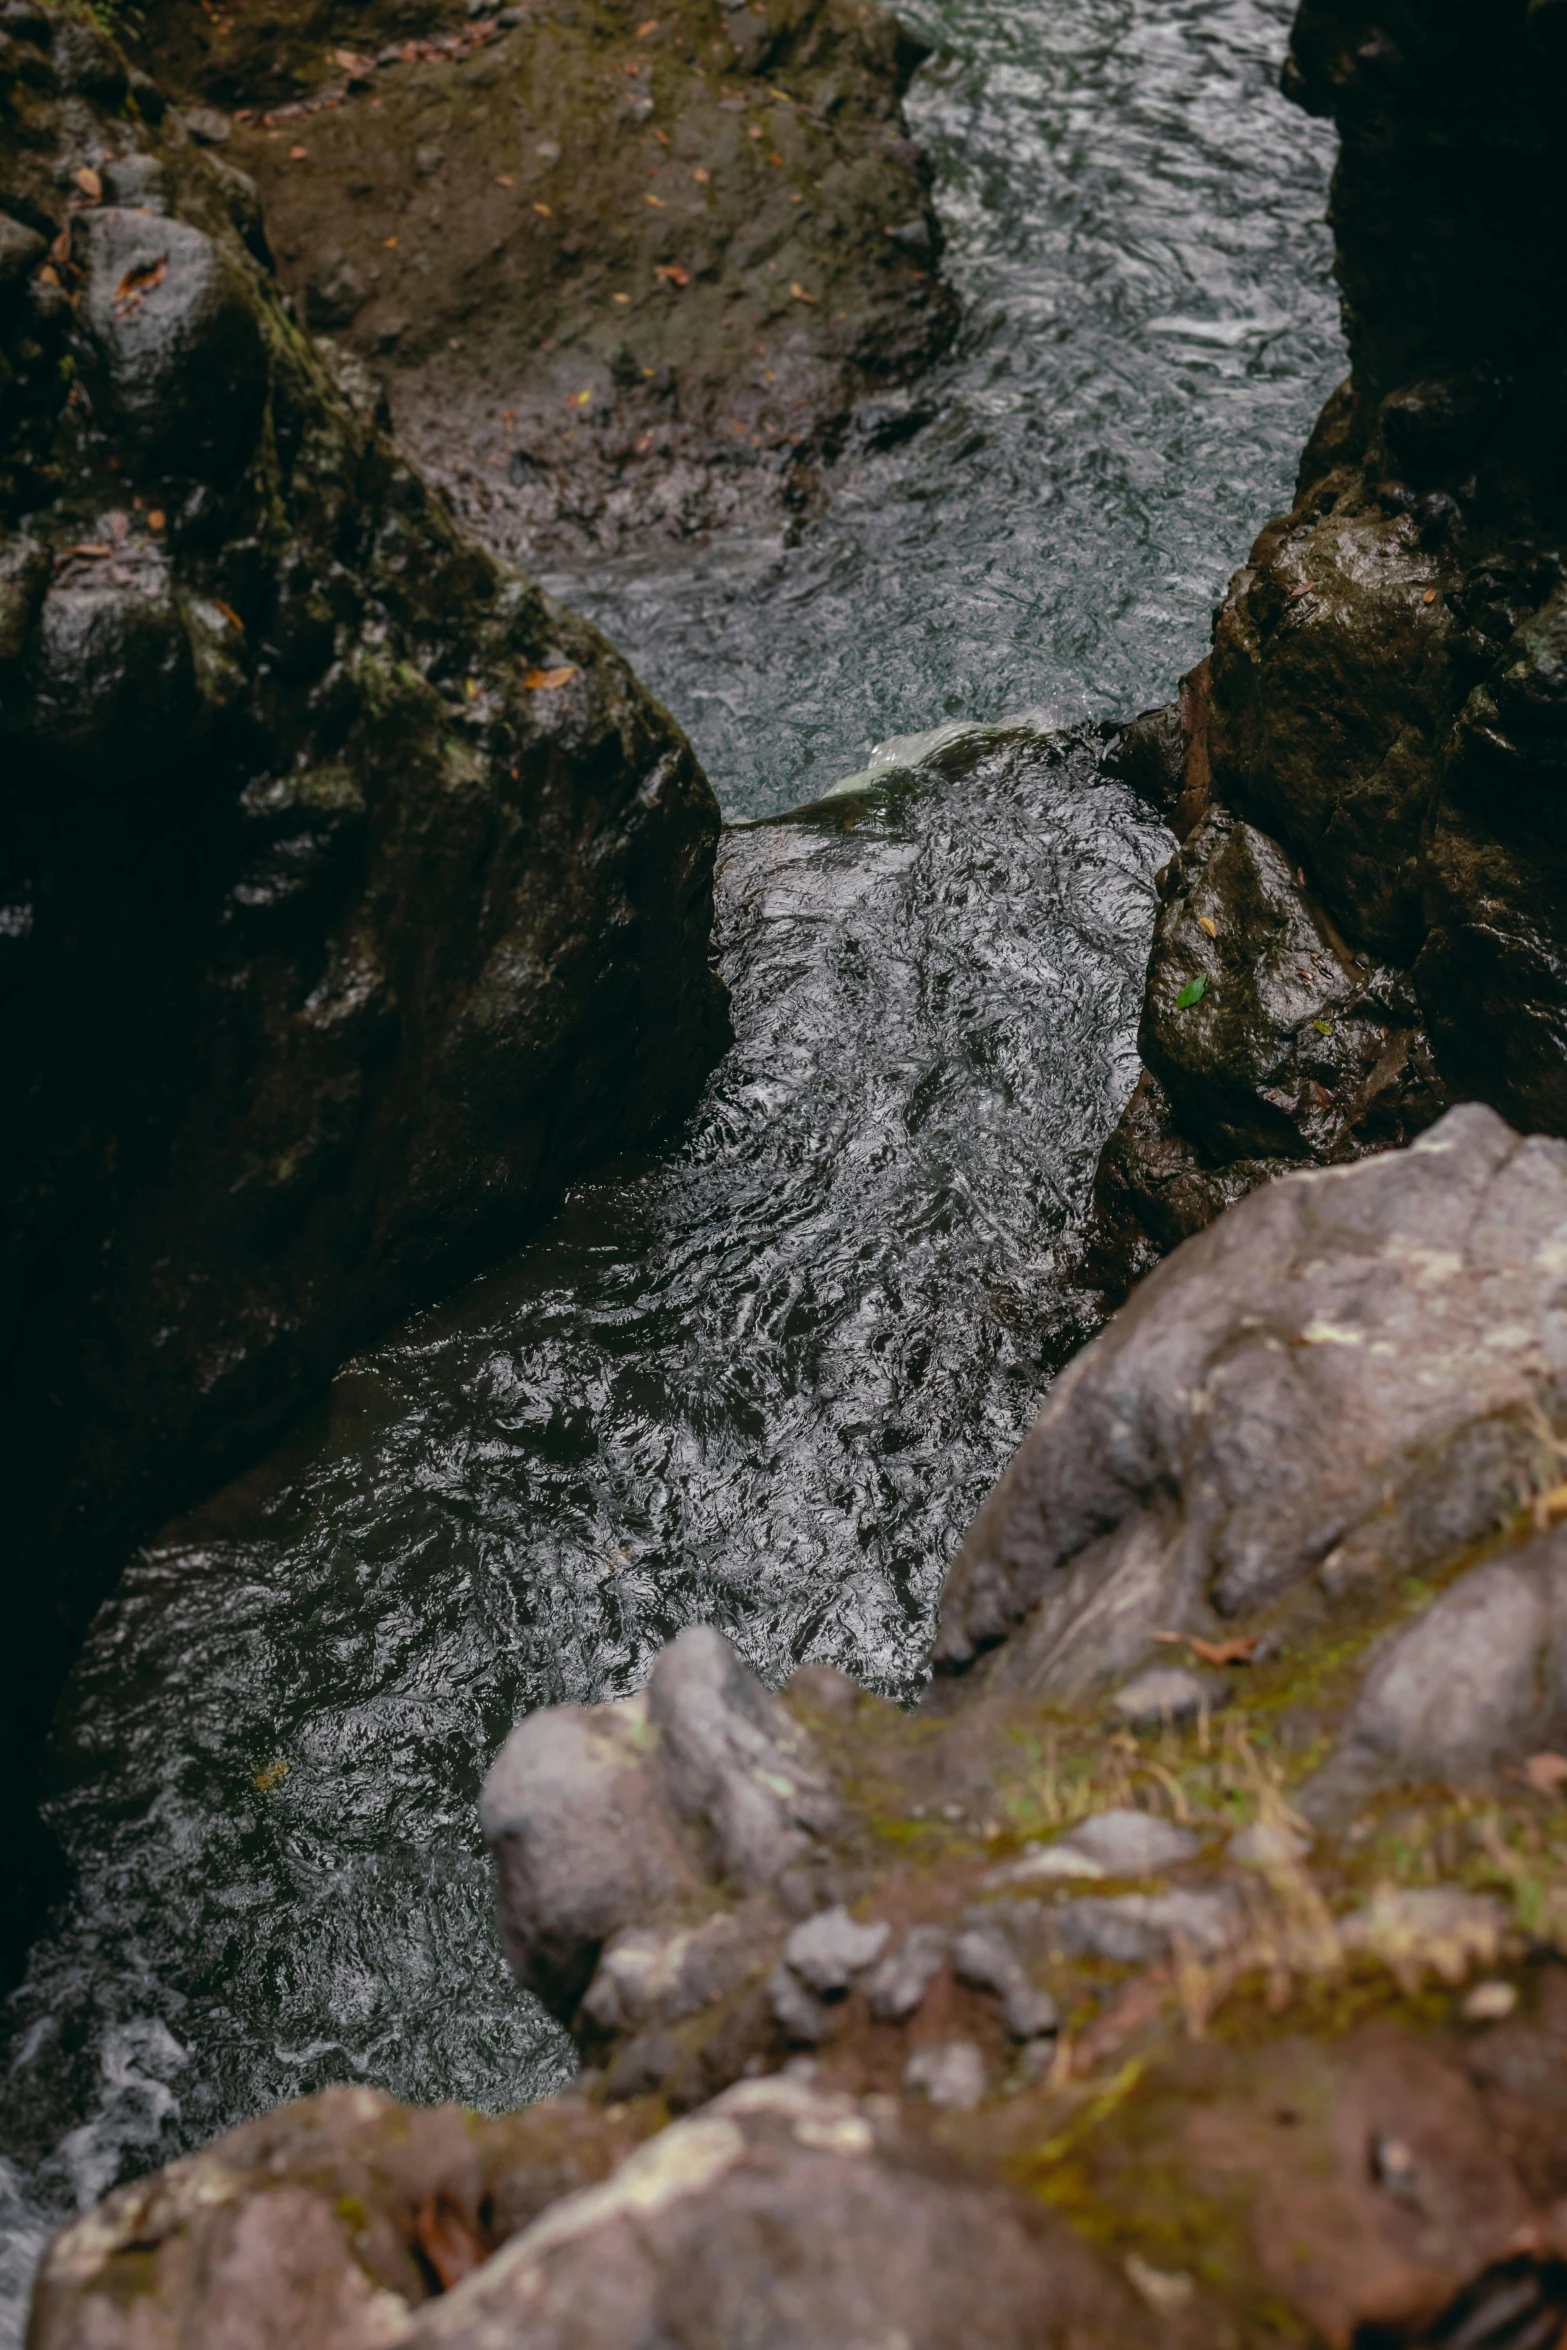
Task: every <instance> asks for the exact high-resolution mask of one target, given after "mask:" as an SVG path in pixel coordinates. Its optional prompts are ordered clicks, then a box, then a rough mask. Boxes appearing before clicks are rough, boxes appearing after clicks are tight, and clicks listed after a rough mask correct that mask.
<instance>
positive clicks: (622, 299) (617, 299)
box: [610, 294, 631, 302]
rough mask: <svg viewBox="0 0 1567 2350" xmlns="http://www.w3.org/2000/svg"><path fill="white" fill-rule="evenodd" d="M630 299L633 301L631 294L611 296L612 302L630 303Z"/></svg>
mask: <svg viewBox="0 0 1567 2350" xmlns="http://www.w3.org/2000/svg"><path fill="white" fill-rule="evenodd" d="M630 299H631V296H630V295H629V294H611V295H610V300H611V301H612V302H629V301H630Z"/></svg>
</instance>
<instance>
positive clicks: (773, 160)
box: [767, 155, 783, 163]
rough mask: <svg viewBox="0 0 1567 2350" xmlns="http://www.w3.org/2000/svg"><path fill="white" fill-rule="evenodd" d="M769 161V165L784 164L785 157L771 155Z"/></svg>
mask: <svg viewBox="0 0 1567 2350" xmlns="http://www.w3.org/2000/svg"><path fill="white" fill-rule="evenodd" d="M767 160H768V162H769V163H782V161H783V157H782V156H781V155H769V156H768V158H767Z"/></svg>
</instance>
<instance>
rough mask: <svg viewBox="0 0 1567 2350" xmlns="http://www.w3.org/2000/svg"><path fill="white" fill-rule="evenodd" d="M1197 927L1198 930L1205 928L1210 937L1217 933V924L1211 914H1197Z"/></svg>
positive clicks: (1215, 936)
mask: <svg viewBox="0 0 1567 2350" xmlns="http://www.w3.org/2000/svg"><path fill="white" fill-rule="evenodd" d="M1197 927H1198V929H1199V930H1205V931H1206V932H1207V934H1208V936H1209V937H1210V938H1217V937H1218V935H1219V925H1218V924H1217V922H1215V920H1214V918H1213V916H1212V915H1211V914H1199V915H1198V917H1197Z"/></svg>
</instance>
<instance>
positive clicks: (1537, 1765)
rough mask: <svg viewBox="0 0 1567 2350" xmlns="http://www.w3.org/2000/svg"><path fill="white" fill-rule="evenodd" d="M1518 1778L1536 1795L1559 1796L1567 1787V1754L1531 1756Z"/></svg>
mask: <svg viewBox="0 0 1567 2350" xmlns="http://www.w3.org/2000/svg"><path fill="white" fill-rule="evenodd" d="M1518 1776H1519V1777H1520V1779H1522V1780H1524V1781H1525V1782H1526V1783H1527V1785H1529V1786H1530V1787H1532V1788H1533V1789H1534V1791H1535V1793H1536V1795H1559V1794H1560V1793H1561V1791H1562V1789H1563V1788H1564V1787H1567V1754H1531V1755H1530V1757H1529V1759H1528V1761H1527V1762H1526V1763H1525V1764H1524V1766H1523V1768H1522V1770H1521V1771H1520V1772H1519V1774H1518Z"/></svg>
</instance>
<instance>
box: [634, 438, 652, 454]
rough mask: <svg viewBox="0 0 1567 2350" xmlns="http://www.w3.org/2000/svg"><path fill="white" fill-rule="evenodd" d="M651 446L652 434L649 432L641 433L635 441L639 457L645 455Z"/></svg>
mask: <svg viewBox="0 0 1567 2350" xmlns="http://www.w3.org/2000/svg"><path fill="white" fill-rule="evenodd" d="M652 446H653V435H652V434H651V433H650V432H645V433H643V434H642V436H641V437H640V439H639V440H638V442H637V455H638V456H639V457H645V456H646V455H647V453H648V451H649V449H651V447H652Z"/></svg>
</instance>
